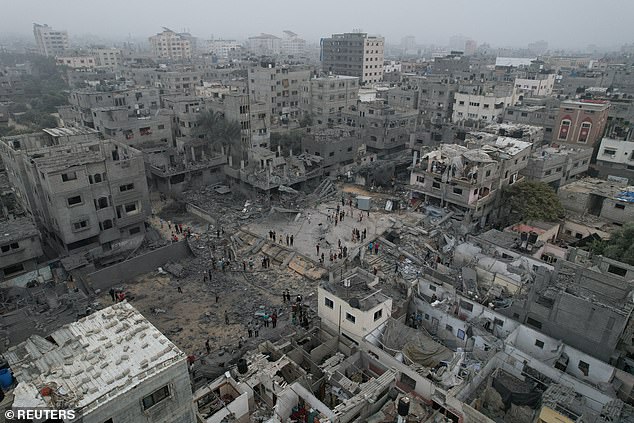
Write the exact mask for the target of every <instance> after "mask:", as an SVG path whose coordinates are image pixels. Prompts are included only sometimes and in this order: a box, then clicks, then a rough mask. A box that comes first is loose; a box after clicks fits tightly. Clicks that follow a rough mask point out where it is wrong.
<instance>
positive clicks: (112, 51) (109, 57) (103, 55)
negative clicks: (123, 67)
mask: <svg viewBox="0 0 634 423" xmlns="http://www.w3.org/2000/svg"><path fill="white" fill-rule="evenodd" d="M91 54H92V55H93V56H94V57H95V61H96V64H97V66H102V67H109V68H113V69H114V68H116V67H118V66H119V65H120V64H121V50H119V49H118V48H95V49H92V50H91Z"/></svg>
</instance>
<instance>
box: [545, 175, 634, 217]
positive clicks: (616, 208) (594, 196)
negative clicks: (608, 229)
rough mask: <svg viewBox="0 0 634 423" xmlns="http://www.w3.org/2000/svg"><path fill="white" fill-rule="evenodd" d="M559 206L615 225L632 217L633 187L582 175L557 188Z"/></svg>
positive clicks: (633, 207) (633, 211)
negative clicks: (578, 178)
mask: <svg viewBox="0 0 634 423" xmlns="http://www.w3.org/2000/svg"><path fill="white" fill-rule="evenodd" d="M557 195H558V196H559V200H560V201H561V205H562V206H563V207H564V208H565V209H566V211H568V212H570V213H572V214H578V215H585V214H590V215H592V216H597V217H599V218H601V219H604V220H606V221H608V222H611V223H614V224H615V225H619V226H620V225H624V224H625V223H628V222H632V221H633V220H634V187H631V186H627V184H622V183H619V182H610V181H602V180H600V179H594V178H584V179H580V180H578V181H574V182H572V183H570V184H568V185H566V186H564V187H561V188H560V189H559V192H558V193H557Z"/></svg>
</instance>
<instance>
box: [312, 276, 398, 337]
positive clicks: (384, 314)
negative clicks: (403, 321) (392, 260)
mask: <svg viewBox="0 0 634 423" xmlns="http://www.w3.org/2000/svg"><path fill="white" fill-rule="evenodd" d="M378 283H379V278H378V277H376V276H374V275H372V274H371V273H370V272H367V271H365V270H363V269H360V268H356V269H353V270H351V271H349V272H347V273H344V274H343V275H342V279H341V280H338V281H333V282H330V283H329V284H323V285H322V286H320V287H319V288H318V289H317V300H318V315H319V318H320V319H321V322H322V324H323V325H325V326H326V328H328V329H330V330H331V331H333V332H336V333H338V334H341V335H343V336H344V337H346V338H348V339H350V340H353V341H354V342H357V343H358V342H359V341H360V340H361V339H363V338H364V337H365V336H366V335H368V334H369V333H370V332H372V331H373V330H375V329H376V328H377V327H379V326H380V325H381V324H383V323H384V322H386V321H387V320H388V318H389V317H390V316H391V314H392V299H391V298H390V297H388V296H387V295H385V294H383V293H382V292H381V290H380V289H378V288H377V289H375V286H376V285H377V284H378Z"/></svg>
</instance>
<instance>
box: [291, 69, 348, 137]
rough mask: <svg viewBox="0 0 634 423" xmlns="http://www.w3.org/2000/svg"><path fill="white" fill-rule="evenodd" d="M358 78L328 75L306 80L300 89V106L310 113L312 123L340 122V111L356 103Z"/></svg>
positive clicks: (318, 124) (328, 124)
mask: <svg viewBox="0 0 634 423" xmlns="http://www.w3.org/2000/svg"><path fill="white" fill-rule="evenodd" d="M359 85H360V84H359V78H358V77H356V76H344V75H330V76H323V77H319V78H312V79H311V80H310V81H306V82H305V83H304V85H303V86H302V90H301V102H300V107H301V109H302V112H303V113H304V114H307V115H310V116H311V118H312V120H313V125H316V126H332V125H334V124H339V123H341V112H342V111H344V110H346V109H348V108H349V107H350V106H352V105H356V104H357V97H358V96H359Z"/></svg>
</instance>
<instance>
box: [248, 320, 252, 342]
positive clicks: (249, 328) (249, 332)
mask: <svg viewBox="0 0 634 423" xmlns="http://www.w3.org/2000/svg"><path fill="white" fill-rule="evenodd" d="M247 333H248V334H249V338H251V337H252V336H253V328H252V327H251V322H249V323H247Z"/></svg>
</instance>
